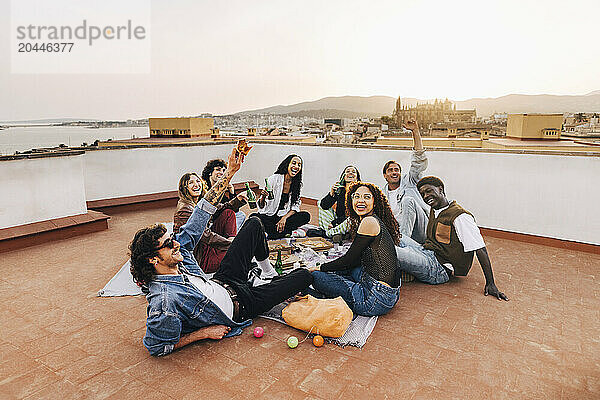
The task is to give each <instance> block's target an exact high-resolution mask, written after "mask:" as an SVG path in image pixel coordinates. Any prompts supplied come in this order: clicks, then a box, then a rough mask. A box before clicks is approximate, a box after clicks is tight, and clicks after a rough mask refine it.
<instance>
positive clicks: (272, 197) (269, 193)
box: [265, 178, 275, 200]
mask: <svg viewBox="0 0 600 400" xmlns="http://www.w3.org/2000/svg"><path fill="white" fill-rule="evenodd" d="M265 190H266V191H267V198H268V199H269V200H273V199H274V198H275V195H273V189H272V188H271V186H269V182H268V181H267V178H265Z"/></svg>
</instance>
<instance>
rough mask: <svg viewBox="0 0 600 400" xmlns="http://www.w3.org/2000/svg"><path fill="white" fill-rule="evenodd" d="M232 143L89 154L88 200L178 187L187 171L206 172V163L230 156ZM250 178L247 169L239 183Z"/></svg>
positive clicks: (87, 175) (87, 155) (87, 167)
mask: <svg viewBox="0 0 600 400" xmlns="http://www.w3.org/2000/svg"><path fill="white" fill-rule="evenodd" d="M232 147H233V146H232V145H231V144H224V145H210V146H189V147H154V148H139V149H126V150H101V151H90V152H87V153H86V155H85V156H86V159H85V168H84V175H85V194H86V199H87V200H88V201H89V200H100V199H110V198H114V197H124V196H134V195H139V194H148V193H159V192H167V191H171V190H177V184H178V183H179V178H181V176H182V175H183V174H184V173H186V172H196V173H198V175H200V174H201V173H202V169H203V168H204V165H205V164H206V162H207V161H208V160H210V159H213V158H222V159H225V160H227V157H228V155H229V153H230V152H231V149H232ZM244 179H249V178H248V175H247V170H246V168H243V169H242V170H241V171H240V172H239V173H238V174H237V175H236V177H235V180H234V181H235V182H239V181H241V180H244Z"/></svg>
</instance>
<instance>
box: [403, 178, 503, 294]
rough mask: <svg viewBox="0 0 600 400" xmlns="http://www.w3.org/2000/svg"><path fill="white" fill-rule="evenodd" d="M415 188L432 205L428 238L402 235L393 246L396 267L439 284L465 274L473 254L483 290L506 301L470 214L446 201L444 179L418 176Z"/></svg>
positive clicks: (423, 279)
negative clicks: (423, 240) (398, 243)
mask: <svg viewBox="0 0 600 400" xmlns="http://www.w3.org/2000/svg"><path fill="white" fill-rule="evenodd" d="M417 188H418V189H419V193H420V194H421V196H422V197H423V200H424V201H425V202H426V203H427V204H428V205H429V206H430V207H431V212H430V214H429V223H428V224H427V240H426V241H425V244H423V245H421V244H419V243H417V242H415V241H414V240H412V239H411V238H409V237H405V236H403V237H402V238H401V239H400V245H399V247H396V254H397V255H398V268H400V269H401V270H404V271H406V272H408V273H410V274H411V275H413V276H414V277H415V278H417V279H418V280H420V281H422V282H426V283H430V284H440V283H446V282H448V280H449V278H450V276H452V275H455V276H466V275H467V274H468V273H469V270H470V269H471V264H473V255H476V256H477V260H479V264H481V269H482V270H483V276H484V277H485V289H484V291H483V293H484V294H485V295H486V296H487V295H492V296H494V297H496V298H497V299H498V300H507V301H508V297H506V295H505V294H504V293H502V292H501V291H500V290H498V288H497V287H496V283H495V282H494V273H493V272H492V263H491V262H490V257H489V255H488V252H487V249H486V247H485V242H484V241H483V237H482V236H481V232H480V231H479V227H478V226H477V224H476V223H475V218H474V217H473V215H472V214H471V213H470V212H468V211H467V210H465V209H464V208H462V207H461V206H459V205H458V204H457V203H456V201H448V199H447V198H446V193H445V192H444V183H443V182H442V181H441V180H440V179H439V178H436V177H435V176H426V177H425V178H423V179H421V180H420V181H419V182H418V183H417Z"/></svg>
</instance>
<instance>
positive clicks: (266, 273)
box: [256, 257, 277, 278]
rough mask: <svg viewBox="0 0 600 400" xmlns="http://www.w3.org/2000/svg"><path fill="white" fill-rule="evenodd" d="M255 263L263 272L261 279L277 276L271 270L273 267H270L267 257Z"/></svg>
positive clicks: (273, 269) (273, 270)
mask: <svg viewBox="0 0 600 400" xmlns="http://www.w3.org/2000/svg"><path fill="white" fill-rule="evenodd" d="M256 262H257V263H258V266H259V267H260V269H262V271H263V273H262V274H261V278H272V277H274V276H277V272H276V271H275V268H273V266H272V265H271V262H270V261H269V258H268V257H267V258H265V259H264V260H262V261H258V260H256Z"/></svg>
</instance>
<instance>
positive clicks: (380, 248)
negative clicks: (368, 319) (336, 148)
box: [312, 182, 400, 316]
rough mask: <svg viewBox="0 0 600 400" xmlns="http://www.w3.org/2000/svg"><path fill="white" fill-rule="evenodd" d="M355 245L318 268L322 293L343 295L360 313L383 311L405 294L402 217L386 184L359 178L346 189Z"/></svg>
mask: <svg viewBox="0 0 600 400" xmlns="http://www.w3.org/2000/svg"><path fill="white" fill-rule="evenodd" d="M346 214H347V216H348V218H349V221H350V233H351V235H352V237H353V241H352V245H351V246H350V248H349V249H348V252H347V253H346V254H344V255H343V256H342V257H339V258H337V259H335V260H333V261H330V262H328V263H325V264H323V265H321V267H320V269H319V270H315V271H313V272H312V274H313V278H314V282H313V287H314V288H315V289H316V291H317V292H318V295H319V294H320V295H323V296H324V297H328V298H334V297H338V296H341V297H342V298H343V299H344V300H345V301H346V303H347V304H348V306H349V307H350V308H351V309H352V311H354V313H355V314H359V315H364V316H374V315H383V314H386V313H387V312H388V311H390V310H391V309H392V307H394V305H395V304H396V302H397V301H398V298H399V291H400V274H399V273H397V264H398V261H397V257H396V249H395V247H394V245H395V244H398V243H399V242H400V233H399V232H398V222H397V221H396V219H395V218H394V216H393V214H392V211H391V209H390V206H389V204H388V202H387V199H386V197H385V196H384V195H383V193H381V190H380V189H379V188H378V187H377V186H375V185H373V184H371V183H365V182H356V183H354V184H352V185H351V186H350V188H349V189H348V192H347V194H346Z"/></svg>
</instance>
